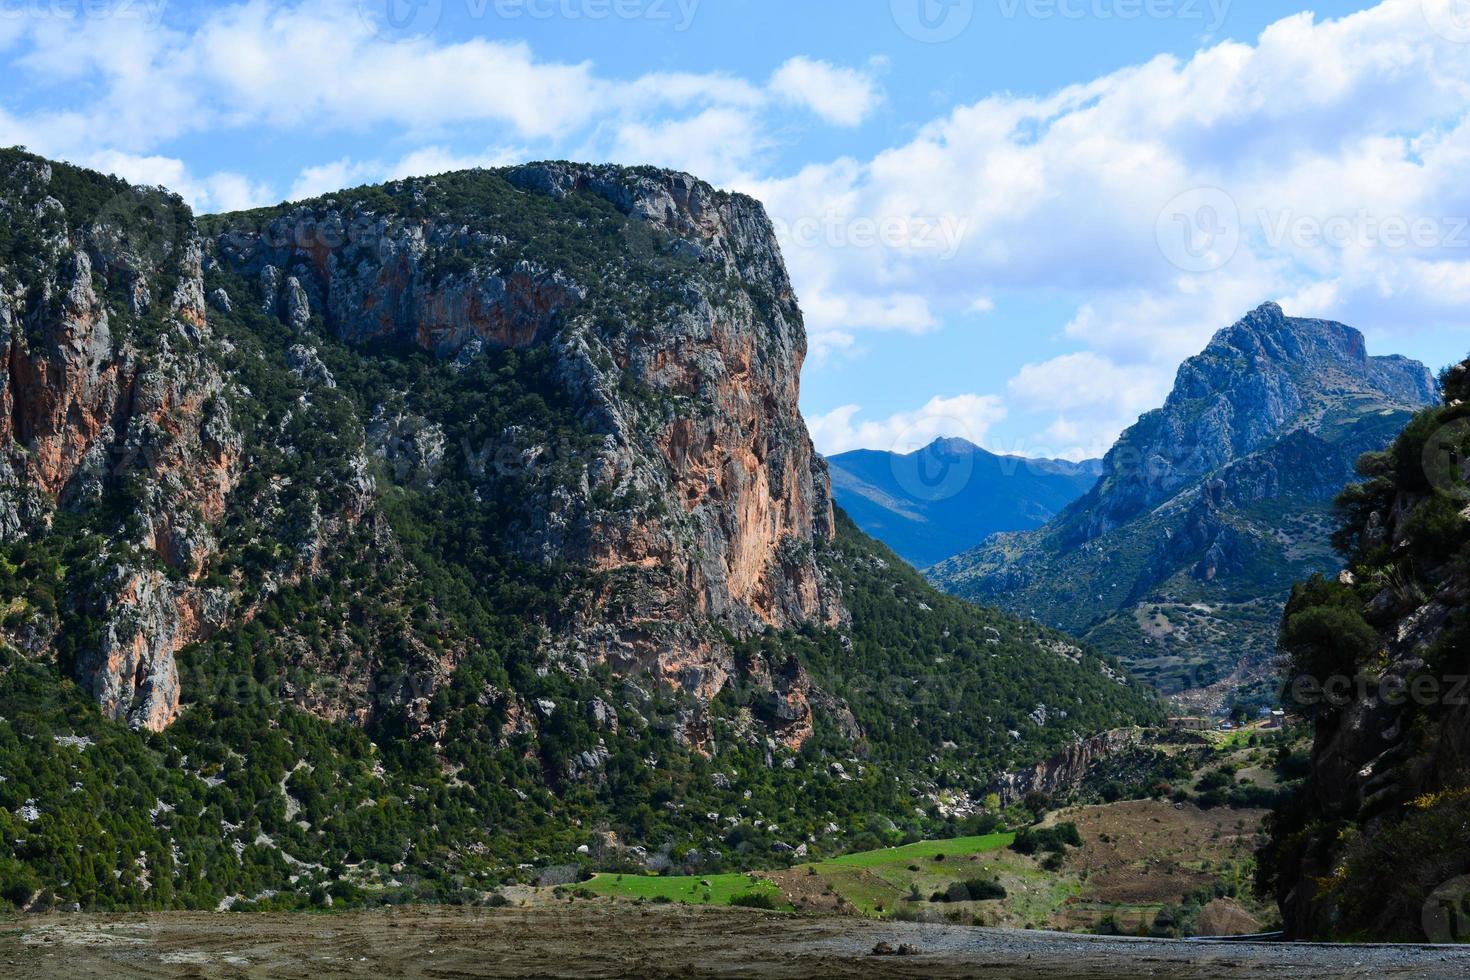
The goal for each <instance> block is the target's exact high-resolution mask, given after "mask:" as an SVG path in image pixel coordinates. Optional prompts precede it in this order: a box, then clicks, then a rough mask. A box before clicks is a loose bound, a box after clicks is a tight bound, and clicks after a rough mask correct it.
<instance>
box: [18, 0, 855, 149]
mask: <svg viewBox="0 0 1470 980" xmlns="http://www.w3.org/2000/svg"><path fill="white" fill-rule="evenodd" d="M180 20H181V21H183V19H180ZM3 23H5V25H6V29H7V31H8V33H7V34H6V35H5V36H4V37H0V50H5V49H4V47H3V45H4V44H5V42H6V41H9V42H10V43H9V53H10V54H11V58H10V59H9V62H8V64H7V66H6V67H7V73H8V75H9V78H8V80H10V79H13V80H14V82H15V84H16V85H17V87H19V86H20V85H21V84H22V83H23V84H24V85H26V86H27V88H28V90H29V91H33V92H35V93H40V94H42V96H41V97H40V98H38V99H36V102H35V105H36V106H38V107H39V106H49V105H68V104H70V105H71V106H74V108H59V109H58V108H36V109H33V110H32V111H31V112H29V113H27V114H24V115H22V116H7V117H0V136H4V137H5V138H7V139H9V140H10V141H11V142H16V141H23V142H25V143H26V144H27V145H29V146H31V148H32V149H34V150H36V151H38V152H41V153H45V154H48V155H52V156H59V157H64V158H69V159H78V158H80V157H81V156H83V155H85V154H86V153H88V152H94V151H95V150H96V149H97V148H98V147H99V146H101V147H109V148H115V149H117V150H120V151H124V152H129V153H133V154H139V155H146V154H150V153H154V152H156V151H158V149H159V148H161V147H166V146H167V145H168V144H169V143H170V142H172V141H174V140H177V139H178V138H180V137H184V136H188V135H191V134H196V133H200V132H209V131H218V130H235V131H240V130H242V129H244V128H246V127H264V128H266V129H269V130H275V131H281V132H302V131H305V132H310V133H311V134H312V135H314V136H320V135H322V134H325V133H331V132H347V133H354V134H361V133H365V132H371V131H374V130H380V129H384V128H387V129H391V130H392V137H390V138H394V139H398V140H403V141H405V142H410V143H428V144H433V145H441V144H444V143H447V142H449V137H451V136H459V135H461V134H462V132H463V131H464V128H465V127H466V126H471V125H473V126H478V127H486V128H488V129H489V130H491V134H492V135H494V136H496V137H498V142H499V143H501V144H504V145H512V144H514V145H524V144H538V145H539V146H540V147H541V148H542V149H543V151H554V150H558V149H562V150H564V149H566V148H569V147H582V148H585V149H586V150H587V154H586V155H587V156H588V157H590V158H605V157H607V156H609V155H610V154H612V153H619V154H634V153H648V154H652V155H653V156H654V157H655V158H656V159H653V160H649V159H635V158H632V157H629V158H628V159H629V162H638V163H645V162H663V163H677V164H678V165H681V166H690V167H697V168H699V169H700V170H701V171H703V172H704V173H702V175H706V174H708V173H710V172H719V173H722V174H727V175H729V176H730V177H731V178H734V177H737V176H739V171H738V169H737V168H736V167H734V166H732V165H731V164H730V161H731V160H741V161H743V160H749V159H752V158H753V157H754V156H755V155H757V154H758V153H759V152H760V150H761V149H762V148H763V147H764V146H765V145H766V142H767V138H766V137H765V136H764V134H766V133H769V132H774V131H776V129H777V128H778V127H775V126H773V125H770V124H769V123H768V122H762V116H763V115H764V114H768V113H770V112H772V111H773V110H774V109H775V108H776V107H777V106H778V105H780V104H782V102H783V101H784V100H785V99H787V98H788V97H793V92H794V91H795V90H794V89H793V88H792V86H794V85H795V84H796V83H797V82H798V81H800V80H801V79H800V78H799V77H798V76H804V77H809V78H810V79H812V80H816V81H821V82H823V83H824V87H823V88H822V90H821V91H820V92H816V93H814V94H812V95H811V96H810V98H808V99H807V102H808V103H810V107H811V108H812V109H813V111H814V112H816V113H817V115H818V116H819V117H820V118H822V119H823V120H825V121H829V122H833V123H836V124H838V125H849V124H851V123H852V122H854V121H856V120H857V119H859V118H861V115H862V114H864V113H865V112H866V111H867V107H869V106H870V105H871V104H872V103H873V102H874V101H875V100H876V99H877V94H876V87H875V86H874V84H873V83H872V81H871V79H870V78H869V77H868V76H867V75H865V74H863V73H861V72H858V71H855V70H852V69H846V68H841V67H837V66H833V65H829V64H826V63H824V62H814V61H810V60H808V59H796V60H795V61H794V62H792V63H791V64H790V66H789V67H788V68H787V69H785V70H783V71H782V72H778V76H777V77H778V80H779V81H780V82H781V86H780V87H776V88H773V87H770V86H767V85H759V84H754V83H752V82H750V81H748V80H745V79H741V78H738V77H734V76H731V75H729V74H726V73H721V72H709V73H693V72H651V73H647V74H644V75H641V76H636V77H632V78H616V77H612V76H609V75H605V74H602V73H599V71H598V70H597V68H596V66H595V65H594V64H593V63H592V62H589V61H577V62H567V61H555V60H548V59H545V58H541V57H538V56H537V55H536V53H535V52H534V51H533V50H532V48H531V47H530V46H529V45H528V44H525V43H522V42H512V41H499V40H491V39H486V38H478V37H476V38H470V39H468V40H461V41H457V42H452V43H448V42H439V41H436V40H435V39H433V38H432V37H425V38H420V39H417V40H413V39H407V40H405V39H397V40H394V39H389V38H385V37H382V36H379V35H378V34H377V33H375V32H374V31H373V29H372V27H371V26H370V24H369V23H368V20H367V19H366V18H364V17H363V16H362V12H361V10H360V9H359V4H358V3H357V2H355V0H324V2H320V3H297V4H291V3H286V2H280V0H247V2H243V3H235V4H230V5H228V6H218V7H211V8H209V9H207V10H203V11H201V12H200V13H199V15H198V16H196V17H193V18H189V19H187V23H188V24H189V27H188V29H178V28H168V27H165V26H163V25H161V24H157V23H153V22H152V21H150V20H147V19H141V18H140V19H136V20H129V19H126V18H122V19H119V18H84V17H56V18H33V19H29V20H25V21H17V22H16V23H15V24H12V23H11V22H9V21H3ZM46 94H54V95H55V96H56V97H55V98H48V97H46ZM477 132H483V130H477ZM546 155H552V154H551V153H550V152H547V154H546ZM323 166H325V165H323ZM363 169H364V172H366V167H365V165H364V168H363Z"/></svg>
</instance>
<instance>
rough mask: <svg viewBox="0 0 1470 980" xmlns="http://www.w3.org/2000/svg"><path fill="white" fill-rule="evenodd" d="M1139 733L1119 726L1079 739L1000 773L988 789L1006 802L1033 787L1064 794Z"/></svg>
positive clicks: (1135, 739) (1050, 793) (1136, 741)
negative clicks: (1038, 760)
mask: <svg viewBox="0 0 1470 980" xmlns="http://www.w3.org/2000/svg"><path fill="white" fill-rule="evenodd" d="M1142 736H1143V732H1142V729H1138V728H1119V729H1115V730H1114V731H1110V732H1100V733H1098V734H1097V735H1092V736H1089V737H1088V738H1079V739H1077V740H1076V741H1075V742H1073V743H1072V744H1071V745H1068V746H1067V747H1066V748H1064V749H1063V750H1062V751H1060V752H1058V753H1056V754H1055V755H1053V756H1051V757H1050V758H1048V759H1045V760H1043V761H1041V762H1038V763H1036V764H1035V765H1033V766H1029V767H1027V768H1025V769H1019V770H1016V771H1014V772H1008V773H1003V774H1002V775H1001V776H1000V778H999V779H997V780H996V781H995V783H994V785H993V786H992V787H991V788H992V790H993V791H994V792H996V793H998V794H1000V798H1001V801H1002V802H1003V803H1005V804H1006V805H1010V804H1012V803H1016V802H1018V801H1020V800H1021V799H1022V798H1023V797H1024V796H1025V795H1026V794H1027V793H1030V792H1032V791H1033V790H1034V791H1038V792H1042V793H1045V794H1047V795H1048V796H1065V795H1066V794H1068V793H1072V792H1075V791H1077V790H1079V789H1081V788H1082V784H1083V781H1084V780H1086V778H1087V774H1088V772H1089V771H1090V770H1091V769H1092V768H1093V766H1095V765H1096V764H1097V763H1099V762H1101V761H1103V760H1105V759H1108V758H1110V757H1112V756H1115V755H1117V754H1119V753H1121V752H1124V751H1126V750H1127V749H1130V748H1132V747H1133V746H1136V745H1138V744H1139V742H1140V740H1141V738H1142Z"/></svg>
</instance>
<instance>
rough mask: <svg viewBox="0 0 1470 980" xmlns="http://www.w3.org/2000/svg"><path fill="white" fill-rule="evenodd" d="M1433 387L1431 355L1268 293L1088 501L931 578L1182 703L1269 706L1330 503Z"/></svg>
mask: <svg viewBox="0 0 1470 980" xmlns="http://www.w3.org/2000/svg"><path fill="white" fill-rule="evenodd" d="M1434 398H1435V386H1434V379H1433V377H1432V375H1431V374H1430V373H1429V371H1428V370H1427V369H1426V368H1424V366H1423V365H1421V364H1418V363H1417V362H1414V361H1410V360H1407V359H1404V358H1401V357H1369V356H1368V355H1367V352H1366V347H1365V344H1364V342H1363V336H1362V334H1360V333H1359V332H1358V331H1356V330H1354V329H1352V328H1351V327H1347V326H1344V325H1343V324H1340V323H1331V322H1328V321H1324V320H1307V319H1298V318H1294V317H1287V316H1286V315H1284V314H1283V313H1282V311H1281V308H1280V307H1279V306H1277V305H1276V304H1274V303H1267V304H1265V305H1264V306H1261V307H1260V308H1258V309H1256V310H1254V311H1252V312H1251V313H1250V314H1248V315H1247V316H1246V317H1245V318H1244V319H1242V320H1240V322H1238V323H1236V324H1234V325H1233V326H1230V327H1227V328H1226V329H1224V330H1222V331H1220V332H1219V333H1217V334H1216V335H1215V337H1214V339H1213V340H1211V341H1210V344H1209V346H1208V347H1206V348H1205V350H1204V352H1203V353H1201V354H1199V355H1197V356H1195V357H1192V358H1190V359H1189V360H1187V361H1185V362H1184V364H1183V365H1182V366H1181V367H1180V369H1179V373H1178V376H1177V378H1176V380H1175V383H1174V388H1173V390H1172V391H1171V392H1170V394H1169V397H1168V399H1167V400H1166V401H1165V404H1164V406H1163V407H1162V408H1160V409H1156V410H1154V411H1152V412H1149V413H1147V414H1146V415H1144V416H1143V417H1142V418H1140V419H1139V420H1138V422H1137V424H1135V425H1134V426H1133V427H1131V428H1130V429H1128V430H1127V431H1126V432H1124V433H1123V435H1122V436H1121V437H1120V438H1119V439H1118V442H1117V444H1116V445H1114V446H1113V448H1112V450H1111V451H1110V452H1109V453H1108V455H1107V457H1106V459H1105V460H1104V461H1103V476H1102V478H1101V479H1100V480H1099V481H1098V483H1097V485H1096V486H1094V487H1093V488H1092V490H1090V491H1089V492H1088V493H1087V494H1086V495H1085V496H1084V497H1082V498H1081V499H1079V500H1077V501H1076V502H1075V503H1073V504H1071V505H1070V506H1069V507H1067V509H1066V510H1064V511H1063V512H1062V513H1061V514H1060V515H1058V516H1057V517H1056V518H1055V519H1054V520H1052V521H1051V522H1049V523H1048V524H1047V525H1046V526H1045V527H1043V528H1041V529H1039V530H1037V531H1032V532H1023V533H1018V534H1008V535H997V536H996V537H994V538H991V539H990V540H989V541H987V542H986V543H985V544H983V545H982V546H981V547H979V548H977V549H974V550H972V551H970V552H968V553H966V554H964V555H960V556H957V557H955V558H953V559H951V560H949V561H946V562H944V563H942V564H940V565H938V566H936V567H935V568H934V569H933V570H932V572H931V577H932V579H933V581H935V582H936V583H938V584H939V585H940V586H941V587H942V588H944V589H945V590H946V591H949V592H951V593H954V594H956V595H960V596H963V597H965V598H969V599H973V600H975V601H978V602H986V603H994V604H996V605H999V606H1001V607H1002V608H1005V609H1008V610H1011V611H1013V612H1017V613H1020V614H1023V615H1030V616H1035V617H1036V618H1038V619H1039V620H1041V621H1042V622H1044V623H1047V624H1049V625H1052V626H1056V627H1059V628H1061V629H1065V630H1067V631H1069V632H1072V633H1074V634H1075V635H1077V636H1081V637H1083V638H1085V639H1086V640H1088V642H1090V643H1093V644H1095V645H1097V646H1098V648H1099V649H1101V650H1103V651H1105V652H1110V653H1112V654H1115V655H1116V656H1118V657H1119V658H1120V659H1122V660H1123V662H1124V663H1125V664H1126V665H1127V666H1128V667H1129V668H1130V669H1131V670H1133V671H1135V672H1136V673H1137V674H1138V675H1139V676H1142V677H1145V678H1147V679H1148V680H1150V681H1152V682H1154V683H1155V684H1156V685H1158V686H1159V687H1160V688H1161V689H1163V690H1165V691H1167V692H1170V693H1173V694H1180V695H1184V696H1183V697H1181V698H1179V701H1180V703H1181V704H1182V705H1183V706H1185V707H1188V708H1191V709H1196V710H1199V709H1214V708H1218V707H1220V706H1221V705H1223V704H1225V703H1227V702H1228V700H1229V699H1231V698H1236V697H1245V698H1252V699H1257V700H1261V701H1262V702H1264V701H1266V700H1269V697H1270V693H1269V691H1268V690H1267V686H1268V685H1269V683H1270V678H1271V676H1272V672H1271V661H1272V658H1273V656H1274V652H1275V647H1276V630H1277V625H1278V623H1279V622H1280V616H1281V610H1282V606H1283V603H1284V602H1285V599H1286V596H1287V593H1288V591H1289V590H1290V585H1291V582H1292V581H1294V580H1296V579H1300V578H1304V577H1307V576H1309V575H1310V574H1312V573H1313V572H1335V571H1336V570H1337V569H1338V568H1339V567H1340V559H1339V557H1338V555H1337V554H1336V552H1335V551H1334V549H1333V548H1332V545H1331V542H1330V532H1331V527H1332V514H1331V507H1332V499H1333V497H1334V496H1335V495H1336V494H1337V493H1338V491H1340V490H1341V489H1342V487H1343V486H1344V485H1346V484H1347V483H1348V482H1350V481H1351V480H1352V479H1354V470H1353V465H1354V462H1355V461H1356V460H1357V458H1358V457H1359V456H1360V455H1361V454H1362V453H1364V452H1367V451H1369V450H1374V449H1382V448H1383V447H1384V446H1386V445H1387V444H1388V443H1389V442H1390V441H1391V440H1392V439H1393V437H1394V435H1395V434H1396V433H1397V432H1398V431H1399V430H1400V429H1402V428H1403V426H1404V423H1405V422H1406V421H1407V419H1408V418H1409V416H1410V414H1411V413H1412V412H1413V411H1415V410H1417V409H1419V408H1422V407H1423V406H1425V405H1427V404H1429V403H1430V402H1431V401H1432V400H1433V399H1434Z"/></svg>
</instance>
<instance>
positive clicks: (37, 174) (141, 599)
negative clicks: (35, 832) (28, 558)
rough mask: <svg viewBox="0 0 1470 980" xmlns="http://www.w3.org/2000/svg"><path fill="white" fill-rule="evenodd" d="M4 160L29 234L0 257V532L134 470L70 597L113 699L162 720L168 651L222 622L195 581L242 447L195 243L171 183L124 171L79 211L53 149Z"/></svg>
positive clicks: (95, 683)
mask: <svg viewBox="0 0 1470 980" xmlns="http://www.w3.org/2000/svg"><path fill="white" fill-rule="evenodd" d="M3 165H4V166H5V168H6V171H7V172H5V173H0V217H5V218H8V219H10V220H11V221H12V222H17V223H18V222H24V223H25V224H26V225H28V226H30V227H34V228H35V229H37V232H38V234H37V237H36V238H34V239H33V240H32V243H31V244H32V247H31V248H29V249H27V250H25V251H18V252H16V253H14V254H12V255H10V256H9V257H8V261H5V262H4V265H3V266H0V349H3V352H4V357H3V361H0V538H3V539H4V540H6V541H13V540H16V539H19V538H22V537H25V536H26V535H28V534H31V533H34V532H36V531H37V530H39V529H42V528H44V527H45V526H47V525H49V523H50V522H51V521H52V520H53V516H54V514H55V513H56V511H57V509H58V508H61V509H63V510H76V509H78V508H83V507H86V506H88V505H89V504H90V503H93V502H95V501H96V500H97V499H99V497H100V494H101V492H102V488H103V485H104V484H105V483H108V482H110V481H127V482H128V483H129V485H130V487H131V490H132V501H133V505H134V507H133V513H132V514H131V515H129V517H128V519H127V520H126V522H125V526H120V527H119V528H118V535H117V537H116V538H115V539H114V540H113V542H112V547H111V548H110V549H109V550H108V551H106V552H104V553H103V554H101V555H99V556H98V557H97V563H98V567H97V568H96V569H94V570H93V572H94V580H95V582H96V584H97V588H96V589H95V590H93V591H92V592H91V593H89V594H88V595H87V596H85V597H81V596H76V597H75V598H76V599H77V600H78V601H82V602H86V603H89V604H91V605H92V606H93V610H92V611H93V612H94V614H95V616H96V618H97V619H98V620H99V621H100V623H101V633H100V636H98V637H96V638H94V639H93V640H92V642H90V643H88V644H86V646H85V649H83V650H82V651H80V653H79V655H78V660H77V663H76V664H75V669H76V672H77V674H78V677H79V679H80V680H82V681H83V682H84V683H85V684H87V685H88V686H89V687H90V688H91V689H92V690H93V692H94V693H95V695H96V697H97V699H98V701H99V703H100V704H101V706H102V708H103V710H104V711H105V712H106V713H107V714H108V715H110V716H112V717H115V718H119V719H127V720H128V721H130V722H131V723H133V724H136V725H139V726H143V727H147V728H151V729H155V730H157V729H159V728H162V727H163V726H165V725H167V724H168V723H169V722H171V721H172V720H173V719H174V717H175V715H176V714H177V712H178V708H179V690H178V676H177V670H176V667H175V664H174V659H173V658H174V654H175V653H176V652H177V651H178V650H179V649H180V648H181V647H182V646H184V645H185V644H187V643H190V642H193V641H194V640H197V639H199V638H201V637H202V636H205V635H207V633H208V631H209V630H210V629H211V628H212V627H214V626H217V625H218V622H219V617H220V612H221V610H220V605H221V603H220V600H219V596H218V595H216V594H214V593H212V592H211V590H209V589H205V588H201V587H198V586H196V585H195V584H194V580H195V579H196V578H197V577H198V575H199V574H200V572H201V571H202V570H203V568H204V566H205V564H206V562H207V561H208V559H209V556H210V554H211V553H212V550H213V533H212V528H213V527H214V526H215V525H216V524H217V523H218V522H219V521H220V520H221V519H222V517H223V515H224V510H225V502H226V499H227V497H228V495H229V493H230V490H231V488H232V486H233V485H234V482H235V480H236V478H237V462H238V459H239V454H240V449H239V443H238V436H237V435H236V434H235V432H234V429H233V426H232V424H231V421H230V414H229V411H228V408H227V407H226V406H225V403H224V402H223V400H222V399H221V398H220V397H219V396H220V393H221V390H222V386H223V380H222V378H221V375H220V372H219V370H218V368H217V367H216V366H215V364H214V363H213V362H212V360H211V356H210V353H209V350H208V346H209V345H208V340H207V329H208V328H207V327H206V325H205V319H204V310H203V286H202V280H201V270H200V253H199V250H198V247H197V245H196V244H194V243H192V242H191V241H190V239H189V238H188V234H187V233H188V225H187V217H186V211H185V209H183V206H182V204H181V203H180V202H178V200H177V199H176V198H173V197H171V196H169V195H165V194H162V193H160V192H155V191H134V190H132V189H130V188H127V187H126V186H125V185H122V184H121V182H118V183H117V184H116V186H115V187H114V188H113V190H114V191H115V194H114V197H113V199H112V200H111V201H110V202H108V203H107V205H106V206H105V207H104V209H103V212H102V214H101V216H100V217H99V216H85V217H83V216H72V215H70V214H68V212H67V209H66V207H65V206H64V205H63V204H62V202H61V201H60V200H58V198H57V197H55V196H53V195H52V193H51V191H52V186H51V185H52V180H53V174H52V168H51V167H50V166H49V165H47V164H46V163H44V162H41V161H37V160H35V159H33V158H14V157H8V158H7V159H6V160H5V161H4V164H3ZM140 213H141V214H146V215H149V216H150V217H156V216H157V215H163V216H165V218H164V219H162V220H156V221H155V226H154V228H153V233H154V235H155V236H156V237H154V238H152V239H150V242H149V244H148V245H147V246H144V245H142V244H141V236H139V235H138V234H137V233H136V232H134V233H131V234H130V232H129V230H128V229H127V228H126V227H125V225H124V219H125V217H127V216H129V215H131V216H133V217H136V216H137V215H139V214H140ZM145 322H146V323H147V331H146V332H148V333H149V336H148V337H147V338H146V339H145V338H144V336H143V334H144V333H145V330H144V329H143V328H142V325H143V324H144V323H145ZM81 572H82V570H81V569H78V570H76V573H77V575H78V577H80V576H81Z"/></svg>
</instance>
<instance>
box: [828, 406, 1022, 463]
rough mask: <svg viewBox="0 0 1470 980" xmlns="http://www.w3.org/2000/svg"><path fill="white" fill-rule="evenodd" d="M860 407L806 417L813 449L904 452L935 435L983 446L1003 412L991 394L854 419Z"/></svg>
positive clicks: (927, 441) (830, 453) (918, 447)
mask: <svg viewBox="0 0 1470 980" xmlns="http://www.w3.org/2000/svg"><path fill="white" fill-rule="evenodd" d="M861 411H862V407H861V406H859V405H843V406H842V407H840V408H836V409H833V410H832V411H830V412H828V413H827V414H825V415H820V416H817V417H816V418H809V419H807V428H809V429H810V430H811V434H812V441H813V442H814V443H816V446H817V451H818V452H820V453H822V454H823V455H825V456H831V455H834V454H836V453H844V452H847V451H848V450H850V449H883V450H887V451H890V452H896V453H909V452H913V451H914V450H915V449H922V448H923V447H924V446H927V445H928V444H929V443H931V442H933V441H934V440H935V439H938V438H939V437H941V436H957V437H959V438H962V439H968V440H969V441H970V442H972V443H974V444H975V445H977V446H978V445H983V444H984V440H985V437H986V434H987V433H988V432H989V431H990V429H991V427H992V426H994V425H995V424H996V423H997V422H999V421H1000V420H1001V419H1003V418H1005V416H1006V409H1005V405H1004V404H1002V402H1001V400H1000V399H999V398H997V397H996V396H994V395H957V396H955V397H953V398H943V397H935V398H931V399H930V400H929V401H928V402H927V403H925V404H924V405H923V406H922V407H921V408H918V409H915V410H914V411H909V412H898V413H896V414H894V415H890V416H889V417H887V418H885V419H871V420H859V419H858V414H859V413H860V412H861Z"/></svg>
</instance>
